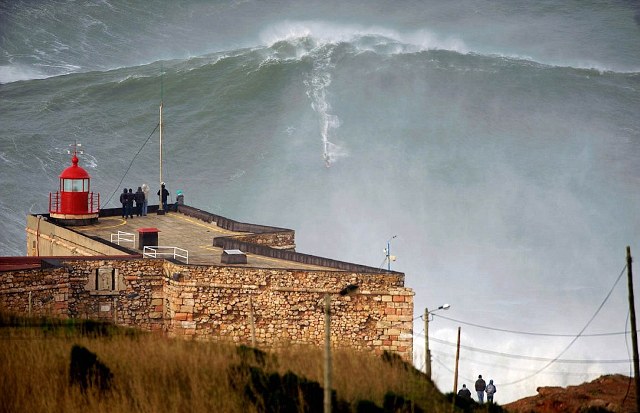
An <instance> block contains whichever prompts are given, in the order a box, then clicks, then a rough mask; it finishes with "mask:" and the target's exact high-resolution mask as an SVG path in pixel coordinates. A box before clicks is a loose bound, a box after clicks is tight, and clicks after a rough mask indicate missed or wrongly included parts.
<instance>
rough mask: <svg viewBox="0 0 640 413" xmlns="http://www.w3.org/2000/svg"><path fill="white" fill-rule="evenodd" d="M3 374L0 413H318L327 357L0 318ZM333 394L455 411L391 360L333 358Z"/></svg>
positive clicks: (353, 401) (102, 326)
mask: <svg viewBox="0 0 640 413" xmlns="http://www.w3.org/2000/svg"><path fill="white" fill-rule="evenodd" d="M74 346H76V349H78V348H80V349H85V350H88V351H86V352H85V354H94V355H95V356H94V357H97V360H93V361H94V362H97V363H98V364H99V365H100V366H102V367H100V368H97V367H95V366H93V367H90V368H88V369H85V371H84V372H83V373H82V374H86V375H87V377H86V378H85V379H86V381H85V382H84V383H83V382H82V381H78V379H77V377H76V376H77V375H78V374H80V373H78V370H77V366H76V365H75V364H74V365H73V366H72V357H71V353H72V348H74ZM83 351H84V350H83ZM74 355H75V353H74ZM74 358H75V357H74ZM74 363H75V361H74ZM0 371H1V372H2V374H0V412H18V411H29V412H56V413H57V412H61V411H64V412H66V413H73V412H87V411H91V412H110V413H118V412H123V413H124V412H127V413H128V412H134V411H135V412H137V413H144V412H154V413H155V412H163V413H173V412H176V413H182V412H238V413H240V412H296V413H297V412H322V400H323V389H322V377H323V354H322V349H320V348H315V347H301V346H287V347H283V348H279V349H271V350H269V353H266V352H263V351H261V350H258V349H253V348H249V347H245V346H238V345H234V344H229V343H220V342H197V341H186V340H179V339H168V338H164V337H160V336H158V335H155V334H149V333H141V332H139V331H136V330H132V329H123V328H116V327H114V326H112V325H110V324H106V323H100V322H94V321H79V320H54V319H44V318H23V317H17V316H13V315H10V314H8V313H6V312H4V313H0ZM99 373H100V374H102V376H101V377H102V378H100V376H99ZM333 387H334V389H333V411H334V412H433V413H439V412H443V413H444V412H446V413H451V412H452V405H451V403H452V401H451V397H452V395H451V394H449V395H443V394H441V393H440V392H439V391H438V390H437V389H436V388H435V387H434V386H433V383H432V382H431V381H429V380H427V379H426V377H425V376H424V375H423V374H422V373H420V372H419V371H417V370H416V369H414V368H413V367H412V366H411V365H409V364H407V363H404V362H403V361H401V360H400V359H399V358H398V357H397V356H394V355H391V354H385V356H383V357H375V356H372V355H371V354H363V353H358V352H354V351H349V350H335V351H334V352H333ZM460 406H461V407H465V406H462V405H460ZM474 408H478V409H480V407H479V406H477V407H476V406H473V405H469V406H466V408H465V409H464V410H466V411H471V410H473V409H474ZM454 410H455V411H462V410H461V409H459V408H455V409H454ZM487 410H488V409H487V407H486V406H485V407H484V408H482V410H481V411H487ZM491 410H492V411H499V410H501V409H500V408H499V407H498V406H492V409H491Z"/></svg>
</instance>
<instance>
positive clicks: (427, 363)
mask: <svg viewBox="0 0 640 413" xmlns="http://www.w3.org/2000/svg"><path fill="white" fill-rule="evenodd" d="M424 374H426V375H427V378H428V379H429V380H431V350H429V309H428V308H425V309H424Z"/></svg>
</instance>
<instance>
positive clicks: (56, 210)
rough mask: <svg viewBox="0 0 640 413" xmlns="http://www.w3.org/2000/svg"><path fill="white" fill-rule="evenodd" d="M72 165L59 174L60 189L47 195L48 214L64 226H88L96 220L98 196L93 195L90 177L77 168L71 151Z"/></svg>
mask: <svg viewBox="0 0 640 413" xmlns="http://www.w3.org/2000/svg"><path fill="white" fill-rule="evenodd" d="M71 163H72V165H71V166H70V167H68V168H66V169H65V170H64V171H62V173H61V174H60V189H59V190H58V191H57V192H56V193H55V194H54V193H51V194H49V214H50V216H51V218H55V219H56V220H58V221H60V222H61V223H63V224H65V225H88V224H91V223H94V222H96V221H97V220H98V214H99V212H100V194H95V196H94V194H93V192H90V189H91V177H90V176H89V174H88V173H87V171H85V170H84V169H83V168H81V167H80V166H78V156H77V152H76V151H75V150H74V151H73V158H71Z"/></svg>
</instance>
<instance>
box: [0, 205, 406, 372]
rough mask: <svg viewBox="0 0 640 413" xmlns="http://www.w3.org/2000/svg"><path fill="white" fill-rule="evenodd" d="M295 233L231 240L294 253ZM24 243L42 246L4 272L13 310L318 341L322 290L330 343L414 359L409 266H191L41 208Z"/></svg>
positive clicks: (0, 291) (235, 338) (189, 333)
mask: <svg viewBox="0 0 640 413" xmlns="http://www.w3.org/2000/svg"><path fill="white" fill-rule="evenodd" d="M190 212H191V213H193V214H196V213H197V211H195V212H194V211H190ZM205 219H206V217H205ZM216 221H218V219H216ZM287 231H290V235H289V233H288V232H287ZM293 236H294V235H293V231H291V230H285V231H278V232H277V234H276V235H272V236H271V237H272V239H271V240H269V237H270V236H269V235H268V234H267V233H258V234H255V235H253V237H255V238H257V240H252V239H251V236H242V237H236V238H239V239H236V240H227V241H228V242H232V241H233V242H241V243H242V244H243V245H244V246H245V247H248V246H249V245H248V244H249V242H248V241H251V243H253V244H254V245H259V246H258V247H256V248H266V249H268V250H272V251H271V252H272V253H274V254H276V255H278V254H280V255H282V254H285V255H287V256H289V255H291V254H298V253H295V252H293V251H291V250H290V249H289V246H290V245H295V244H294V240H293ZM217 240H220V239H219V238H218V239H217ZM27 243H28V245H27V249H28V252H29V255H36V254H34V253H35V252H39V255H41V256H40V257H32V258H31V259H32V260H34V262H36V261H37V262H38V263H39V265H37V266H35V267H36V268H30V269H13V270H8V271H2V272H0V307H4V308H6V309H9V310H10V311H12V312H18V313H23V314H32V315H51V316H56V317H62V318H82V319H87V318H91V319H102V320H109V321H113V322H115V323H116V324H118V325H123V326H132V327H138V328H141V329H144V330H148V331H159V332H164V333H165V334H167V335H169V336H172V337H178V336H179V337H188V338H193V339H202V340H205V339H206V340H226V341H232V342H235V343H244V344H252V342H253V341H254V340H255V344H256V345H257V346H258V347H263V348H264V347H271V346H280V345H288V344H312V345H321V344H322V343H323V342H324V297H325V295H327V294H330V296H331V314H332V323H331V326H332V331H331V339H332V345H333V346H336V347H338V346H339V347H350V348H354V349H358V350H365V351H373V352H374V353H377V354H381V353H382V352H383V351H385V350H387V351H392V352H395V353H397V354H399V355H400V356H401V357H402V358H403V359H405V360H407V361H409V362H411V361H412V347H413V338H412V331H413V295H414V293H413V291H412V290H411V289H410V288H406V287H404V274H402V273H397V272H388V271H385V270H377V269H374V268H371V267H364V266H358V265H355V264H349V265H351V267H348V266H347V264H348V263H341V262H339V261H336V262H335V264H336V266H337V268H338V269H335V270H334V269H333V268H327V269H326V270H325V269H314V270H300V269H284V268H282V269H281V268H275V269H274V268H268V269H267V268H253V267H241V266H232V265H186V264H183V263H180V262H177V261H173V260H164V259H148V258H142V257H141V256H140V255H135V254H134V255H131V252H129V251H127V250H126V249H123V248H121V247H117V246H114V245H113V244H110V243H105V242H104V241H101V240H97V239H86V238H85V239H82V235H81V234H77V233H76V232H75V231H73V230H70V229H66V228H63V227H59V226H56V225H54V224H53V223H51V222H48V221H46V220H44V219H41V218H38V217H34V216H30V217H28V223H27ZM273 243H276V244H278V245H275V246H274V245H269V244H273ZM274 247H275V248H274ZM278 247H280V249H278ZM42 255H58V257H49V258H46V257H42ZM72 255H73V256H72ZM95 255H102V256H95ZM105 255H108V256H105ZM297 258H298V259H302V260H312V259H315V258H318V257H313V256H307V255H305V254H298V256H297ZM323 260H326V261H327V262H329V261H332V260H329V259H323ZM342 267H344V268H342ZM345 268H347V269H345ZM349 284H356V285H358V287H359V288H358V290H357V294H355V295H350V296H341V295H339V294H338V292H339V290H340V289H342V288H343V287H345V286H346V285H349Z"/></svg>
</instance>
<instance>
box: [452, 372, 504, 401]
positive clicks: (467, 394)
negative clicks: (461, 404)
mask: <svg viewBox="0 0 640 413" xmlns="http://www.w3.org/2000/svg"><path fill="white" fill-rule="evenodd" d="M475 388H476V394H477V395H478V402H479V403H481V404H482V403H484V394H485V393H487V402H489V403H493V395H494V394H495V392H496V391H497V390H496V386H495V385H494V384H493V380H489V384H487V383H486V382H485V381H484V379H483V378H482V374H480V375H479V376H478V380H476V385H475ZM458 396H460V397H464V398H467V399H471V391H470V390H469V389H468V388H467V385H466V384H463V385H462V388H461V389H460V391H459V392H458Z"/></svg>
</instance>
